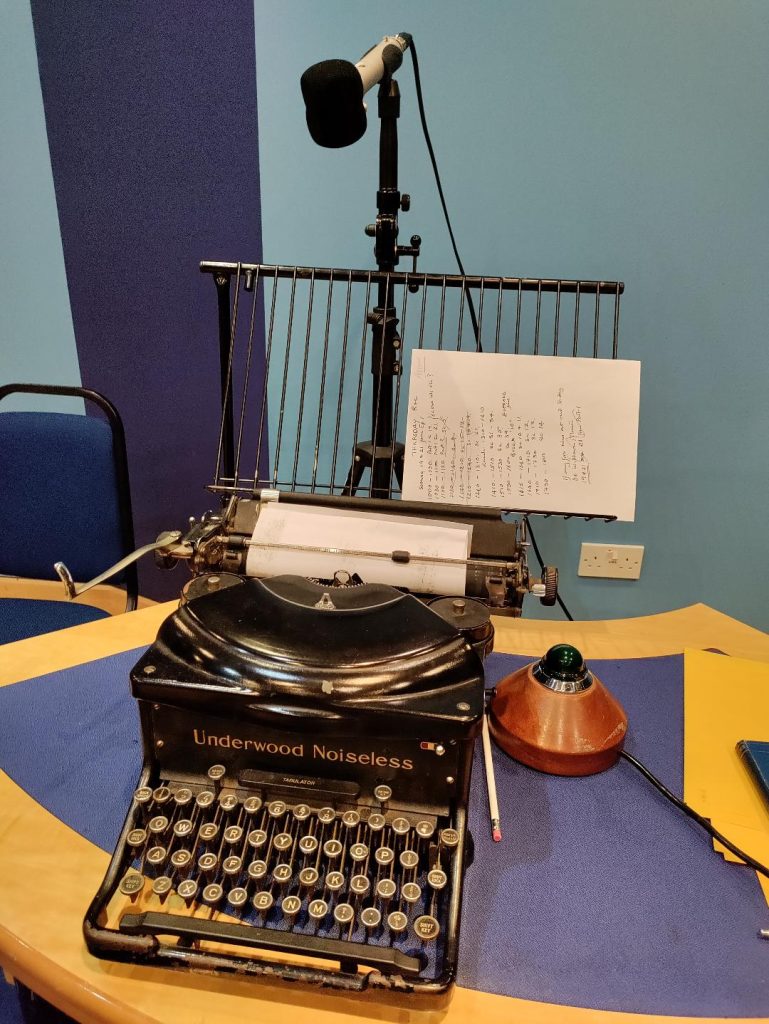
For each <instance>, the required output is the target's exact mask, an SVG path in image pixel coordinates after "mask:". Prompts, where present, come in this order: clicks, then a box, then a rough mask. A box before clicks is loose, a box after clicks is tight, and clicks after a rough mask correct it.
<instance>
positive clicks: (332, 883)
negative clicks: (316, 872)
mask: <svg viewBox="0 0 769 1024" xmlns="http://www.w3.org/2000/svg"><path fill="white" fill-rule="evenodd" d="M343 887H344V875H343V874H342V872H341V871H329V873H328V874H327V875H326V888H327V889H330V890H331V892H339V890H340V889H342V888H343Z"/></svg>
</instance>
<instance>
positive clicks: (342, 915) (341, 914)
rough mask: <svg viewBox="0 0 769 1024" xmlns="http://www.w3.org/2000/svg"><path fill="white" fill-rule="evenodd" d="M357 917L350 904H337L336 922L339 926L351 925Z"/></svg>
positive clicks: (335, 910)
mask: <svg viewBox="0 0 769 1024" xmlns="http://www.w3.org/2000/svg"><path fill="white" fill-rule="evenodd" d="M354 917H355V911H354V910H353V908H352V907H351V906H350V904H349V903H337V905H336V906H335V907H334V920H335V921H336V923H337V924H349V923H350V921H352V919H353V918H354Z"/></svg>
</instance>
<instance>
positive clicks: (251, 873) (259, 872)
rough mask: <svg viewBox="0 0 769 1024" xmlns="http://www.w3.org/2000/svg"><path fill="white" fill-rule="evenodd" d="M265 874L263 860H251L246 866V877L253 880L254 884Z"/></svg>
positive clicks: (265, 867) (265, 866) (265, 868)
mask: <svg viewBox="0 0 769 1024" xmlns="http://www.w3.org/2000/svg"><path fill="white" fill-rule="evenodd" d="M266 874H267V864H266V862H265V861H263V860H252V861H251V863H250V864H249V865H248V877H249V878H251V879H253V880H254V881H255V882H257V881H259V879H260V878H264V876H265V875H266Z"/></svg>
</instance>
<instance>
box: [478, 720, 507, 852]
mask: <svg viewBox="0 0 769 1024" xmlns="http://www.w3.org/2000/svg"><path fill="white" fill-rule="evenodd" d="M482 736H483V761H484V764H485V765H486V789H487V791H488V794H489V816H490V818H491V836H492V838H493V840H494V842H495V843H498V842H500V840H501V839H502V830H501V829H500V827H499V804H498V803H497V784H496V781H495V780H494V762H493V761H492V760H491V739H490V738H489V718H488V715H486V714H484V716H483V733H482Z"/></svg>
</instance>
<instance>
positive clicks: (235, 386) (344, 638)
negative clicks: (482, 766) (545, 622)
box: [59, 263, 621, 993]
mask: <svg viewBox="0 0 769 1024" xmlns="http://www.w3.org/2000/svg"><path fill="white" fill-rule="evenodd" d="M202 270H203V271H204V272H205V273H208V274H210V275H211V276H212V277H213V280H214V282H215V284H216V289H217V295H218V299H219V314H220V315H219V328H220V352H221V355H222V382H223V386H222V409H223V414H222V424H221V431H220V438H219V446H218V453H217V465H216V473H215V477H214V481H213V483H212V484H211V486H210V488H209V489H210V490H211V492H212V493H213V494H215V495H217V496H218V497H219V498H220V499H221V507H220V508H219V509H218V510H217V511H212V512H210V513H209V514H207V515H205V516H203V517H202V518H201V519H199V520H191V521H190V524H189V526H188V528H187V529H186V530H184V531H181V530H179V531H168V532H166V533H164V534H162V535H161V536H160V537H159V538H158V541H157V542H156V543H155V544H152V545H148V546H147V547H146V548H144V549H140V551H139V552H137V553H136V554H137V557H138V555H140V554H142V553H144V552H146V551H147V550H150V549H154V551H155V557H156V559H157V560H158V562H159V564H161V565H166V566H168V565H172V564H174V563H175V562H176V561H178V560H179V559H183V560H185V561H186V562H187V563H188V565H189V566H190V569H191V572H192V576H191V578H190V580H189V582H188V583H187V585H186V586H185V587H184V589H183V592H182V594H181V598H180V602H179V606H178V608H177V610H176V611H174V612H173V613H172V614H171V615H170V616H169V617H168V618H167V619H166V621H165V622H164V623H163V625H162V627H161V629H160V632H159V633H158V636H157V639H156V641H155V643H154V644H153V645H152V646H151V647H150V648H149V650H148V651H147V652H146V654H145V655H144V656H143V657H142V658H141V659H140V661H139V662H138V664H137V665H136V666H135V668H134V669H133V671H132V672H131V680H130V685H131V690H132V693H133V695H134V697H135V698H136V699H137V701H138V704H139V708H140V718H141V732H142V742H143V755H144V757H143V766H142V771H141V777H140V778H139V779H138V780H137V787H136V789H135V792H134V795H133V799H132V802H131V805H130V808H129V810H128V814H127V817H126V820H125V823H124V825H123V828H122V831H121V833H120V837H119V840H118V843H117V847H116V850H115V853H114V855H113V857H112V860H111V863H110V866H109V869H108V871H107V874H106V876H105V878H104V880H103V882H102V884H101V886H100V887H99V890H98V892H97V894H96V896H95V898H94V900H93V902H92V904H91V906H90V907H89V908H88V911H87V914H86V918H85V923H84V934H85V939H86V943H87V945H88V948H89V950H90V951H91V952H92V953H94V954H95V955H96V956H100V957H105V958H110V959H115V960H122V961H127V962H131V963H136V964H149V965H165V966H168V967H173V968H177V969H192V970H201V971H212V970H218V971H224V972H231V973H232V972H237V973H239V974H244V975H259V974H261V975H268V976H270V977H272V978H283V979H286V980H291V981H297V980H302V981H306V982H312V983H317V984H320V985H323V986H327V987H333V988H341V989H346V990H355V991H360V990H363V989H367V988H368V989H379V990H382V989H393V990H399V991H405V992H412V991H413V992H417V991H419V992H426V993H436V992H440V991H443V990H445V989H446V988H447V987H448V986H449V985H450V984H451V982H452V980H453V979H454V977H455V974H456V967H457V951H458V940H459V923H460V912H461V903H462V881H463V877H464V873H465V872H466V871H467V870H468V869H469V868H470V865H471V863H472V855H473V844H472V839H471V837H470V835H469V834H468V831H467V827H466V823H467V807H468V794H469V788H470V775H471V765H472V754H473V745H474V741H475V738H476V736H477V734H478V732H479V730H480V727H481V723H482V715H483V713H484V675H483V659H484V657H485V656H486V654H487V653H488V652H489V651H490V650H491V648H492V645H493V627H492V624H491V618H490V612H492V611H493V612H494V613H495V614H507V615H512V616H516V615H520V613H521V608H522V604H523V600H524V598H525V596H526V595H531V594H533V595H535V596H537V597H539V598H540V599H541V600H543V601H544V602H545V603H547V604H552V603H553V602H554V601H555V599H556V593H557V573H556V571H555V570H554V569H553V568H549V567H546V566H543V568H542V575H541V577H535V576H534V575H533V574H532V573H531V572H530V571H529V567H528V564H527V558H526V555H527V547H528V543H529V541H528V535H527V521H528V520H527V514H528V513H529V512H535V511H542V510H537V509H532V510H527V509H508V510H501V509H497V510H489V509H477V508H470V507H461V508H460V507H456V506H447V505H441V504H431V505H425V504H420V503H414V502H408V501H404V500H403V499H402V496H401V494H400V484H401V480H402V459H403V446H402V445H399V444H398V443H397V441H396V440H395V438H396V436H397V434H398V433H399V432H400V431H402V430H403V417H404V409H405V404H406V403H405V401H404V402H401V401H400V397H401V394H400V387H401V366H402V364H403V359H404V355H403V350H404V348H405V347H406V343H407V337H406V336H407V333H408V332H407V331H406V330H405V327H406V324H407V322H408V323H409V324H416V325H417V327H416V329H415V330H414V331H413V333H412V334H409V335H408V346H409V347H410V348H412V349H413V348H417V347H419V348H421V347H423V346H424V345H426V344H428V332H430V333H431V334H432V336H433V337H435V338H436V339H437V344H438V347H441V345H442V344H443V343H444V341H446V343H447V345H448V341H447V339H449V338H450V337H453V338H454V344H455V345H456V347H460V345H461V343H462V341H463V328H462V322H463V309H464V301H465V299H464V296H465V293H466V291H467V290H468V289H476V290H477V293H478V294H477V298H478V300H479V306H480V310H481V314H482V316H483V313H482V311H483V302H484V296H486V302H487V309H488V308H490V307H491V306H493V307H494V314H493V316H492V315H491V314H488V315H487V316H486V319H485V321H484V320H483V319H482V320H481V326H480V331H481V336H482V335H483V330H484V328H483V323H484V322H485V323H486V324H487V329H488V325H489V324H491V325H492V335H491V338H490V339H489V338H486V339H485V345H484V350H496V351H500V350H501V347H500V342H501V340H503V339H505V338H506V337H510V338H515V346H516V349H515V350H516V351H517V350H518V339H519V337H521V336H523V334H524V331H525V326H526V323H527V312H526V311H527V308H528V307H527V304H526V302H525V301H524V300H526V299H527V298H529V299H531V300H532V301H533V302H535V303H536V318H534V315H533V314H532V317H531V318H530V319H531V323H532V324H534V323H536V332H537V333H536V334H535V335H534V338H535V343H536V345H537V346H539V345H540V339H541V338H542V337H544V324H545V313H544V311H545V303H544V300H543V296H548V295H550V296H551V297H552V298H553V300H554V305H553V306H552V307H551V309H552V312H553V314H554V317H555V320H554V325H555V326H554V334H553V351H554V352H555V353H556V354H557V346H558V331H559V326H558V325H559V322H560V323H561V325H563V323H564V322H565V321H566V311H567V301H568V297H569V296H570V297H571V301H572V310H573V318H574V320H573V337H574V346H573V354H575V355H576V354H577V353H578V344H577V339H578V335H579V328H580V296H581V297H582V304H583V305H582V308H583V313H584V310H585V305H586V302H587V300H586V298H585V297H586V296H590V295H591V294H592V295H593V296H594V300H595V313H594V316H593V314H592V313H591V317H593V323H594V335H593V354H596V355H597V354H598V347H599V340H600V337H601V336H599V333H598V331H599V327H598V325H599V309H601V308H602V307H603V305H604V304H605V303H606V302H613V303H614V310H613V312H612V315H610V316H607V315H604V316H603V318H602V319H601V323H603V324H604V325H606V324H607V323H608V324H610V325H611V324H613V331H614V334H613V336H612V337H611V338H610V344H611V345H612V351H613V354H615V355H616V324H617V311H618V302H619V293H620V290H621V286H620V285H618V284H612V283H607V282H560V281H558V282H555V281H551V282H548V281H531V280H528V279H526V280H522V279H508V278H464V277H456V278H453V277H449V276H446V275H441V276H440V277H431V276H429V275H416V274H400V273H395V272H386V273H385V272H377V271H342V270H322V269H318V268H298V267H293V268H291V267H266V266H262V265H256V264H254V265H243V264H222V263H208V264H203V265H202ZM372 289H375V290H377V291H378V292H379V296H380V298H379V306H378V307H377V308H376V309H375V310H374V313H373V314H371V313H366V310H367V307H368V303H369V298H370V296H371V294H372ZM356 296H358V297H357V298H356ZM491 296H493V301H492V298H491ZM409 303H411V304H412V306H413V305H414V304H416V307H417V308H416V312H409V308H410V307H409ZM244 305H245V306H246V314H245V316H244V315H243V314H242V307H243V306H244ZM239 306H240V308H241V315H240V317H239V316H238V308H239ZM249 306H250V308H249ZM452 310H453V315H454V318H455V319H454V327H453V329H450V328H449V322H450V319H451V316H452V312H451V311H452ZM510 310H512V315H513V316H514V317H515V319H514V321H513V325H512V327H508V325H507V324H506V320H505V314H506V312H507V313H508V314H509V312H510ZM396 311H397V313H398V315H397V316H396V315H395V314H396ZM300 317H301V322H302V325H303V326H302V328H301V330H299V329H297V326H296V325H297V322H298V321H299V320H300ZM361 320H362V321H363V323H364V327H363V330H362V331H359V330H358V328H357V327H356V322H357V323H360V322H361ZM398 322H400V328H399V331H397V332H396V330H395V327H394V323H398ZM244 324H245V327H244V326H243V325H244ZM431 324H434V326H435V331H434V332H433V331H431V327H430V325H431ZM255 325H257V326H255ZM259 325H261V326H259ZM368 328H370V330H371V345H370V348H369V350H368V354H369V357H370V363H371V370H372V373H371V377H370V378H369V377H367V376H366V375H365V372H364V367H365V362H366V360H365V356H366V352H367V345H366V335H367V329H368ZM296 337H301V338H303V343H301V344H294V342H293V339H295V338H296ZM479 344H480V341H479ZM332 353H336V356H335V357H332ZM393 353H397V359H395V358H393ZM308 379H318V380H320V382H321V386H320V388H317V387H313V388H309V387H307V388H306V387H305V384H306V381H307V380H308ZM297 380H298V381H300V382H301V385H300V387H299V388H293V389H292V388H291V387H290V386H289V382H290V381H297ZM257 385H258V387H257ZM295 391H296V392H298V394H297V395H296V396H295V397H296V399H297V402H296V408H293V409H292V406H291V402H292V394H293V392H295ZM345 396H353V397H354V398H355V400H354V401H353V402H352V403H348V402H347V401H345ZM367 403H370V404H371V408H372V435H371V437H372V440H371V441H370V442H364V443H360V442H358V440H357V438H358V437H359V435H360V433H361V431H362V430H363V429H364V428H362V427H361V424H360V409H361V408H362V407H364V406H365V405H366V404H367ZM351 410H352V411H351ZM289 424H290V428H291V429H290V430H289ZM249 451H250V452H251V453H253V452H254V451H255V457H254V458H253V459H252V460H249V461H250V467H251V468H249V469H246V468H245V467H246V454H247V453H248V452H249ZM348 467H349V469H348ZM345 471H347V472H346V475H345ZM366 472H368V475H369V480H368V483H366V479H365V474H366ZM393 499H397V500H393ZM276 501H277V502H278V503H279V504H280V505H285V506H289V507H291V506H295V507H308V506H309V507H315V508H324V509H329V508H331V509H334V510H337V511H340V512H341V511H347V512H349V511H353V512H355V514H360V513H361V512H365V513H367V514H369V513H370V514H372V515H373V514H375V513H376V514H380V513H382V512H383V510H385V511H386V512H387V513H388V515H390V514H391V515H393V516H397V515H402V514H405V515H407V516H411V517H413V516H422V517H424V518H425V519H426V520H427V521H428V522H432V523H436V522H437V523H443V522H446V521H456V520H459V521H460V522H463V523H465V524H468V525H469V526H471V527H472V540H471V543H470V544H469V546H468V547H469V550H468V555H467V558H465V559H463V560H460V561H462V578H461V581H460V583H459V585H458V587H457V592H455V593H436V592H435V591H434V590H433V591H432V592H430V591H429V588H425V589H420V588H419V587H415V586H413V585H411V586H398V585H397V584H396V585H393V584H392V583H389V582H386V581H385V580H384V579H380V578H378V574H377V570H376V564H378V563H377V562H376V559H375V560H374V568H373V569H372V568H371V567H370V565H371V563H369V568H368V569H367V570H366V572H359V571H358V570H357V568H356V562H355V558H356V557H357V555H360V554H361V552H359V551H354V550H347V549H345V548H339V547H328V546H326V547H324V546H323V543H322V541H319V540H318V539H317V538H316V537H308V538H307V539H306V542H305V543H303V544H302V545H301V546H300V547H301V554H302V559H303V561H302V564H303V566H306V568H305V569H304V571H303V572H302V573H301V574H299V575H297V574H295V573H294V574H292V573H281V574H277V575H267V576H266V577H263V576H260V575H259V574H257V575H254V574H253V573H251V572H250V571H249V566H250V564H251V563H250V562H249V551H250V550H251V548H252V545H253V544H254V543H255V541H254V540H253V539H252V538H253V537H254V536H255V534H254V531H255V528H256V526H257V524H258V523H259V519H260V516H262V515H264V510H265V508H266V507H267V506H269V505H273V504H274V503H275V502H276ZM509 513H510V514H509ZM515 513H518V514H519V517H518V518H517V519H515V518H513V516H514V514H515ZM559 514H562V513H559ZM606 518H607V519H608V518H611V517H608V516H607V517H606ZM372 522H373V520H372ZM375 528H376V527H372V530H373V529H375ZM376 554H377V557H378V558H379V559H380V562H381V564H382V565H384V564H385V563H387V564H388V567H389V568H390V569H391V568H392V564H393V563H398V564H400V565H405V564H407V563H409V562H415V561H416V562H418V561H419V559H420V557H422V558H425V559H426V560H427V561H430V560H432V561H433V562H435V561H436V560H438V561H439V560H440V559H439V558H438V559H436V557H435V556H424V555H422V556H420V554H419V553H415V552H409V551H403V550H394V551H392V552H389V554H388V553H387V552H382V551H381V550H379V551H377V552H376ZM316 555H322V556H323V557H324V558H325V561H324V562H323V563H322V564H323V565H325V566H328V564H329V561H328V559H329V557H331V559H332V566H333V568H332V571H330V572H326V571H321V569H319V568H318V567H317V566H316V563H315V561H314V559H315V556H316ZM455 561H456V560H455ZM123 564H124V563H121V565H120V566H119V567H118V568H120V567H122V565H123ZM59 571H60V575H61V576H62V579H63V580H64V581H65V583H66V584H67V586H68V589H69V590H70V593H71V594H74V593H78V592H81V590H80V589H77V588H75V586H74V584H73V583H72V581H71V578H69V575H68V573H67V571H66V568H65V567H63V566H60V567H59ZM108 575H109V573H105V574H103V575H102V576H101V577H99V579H98V581H92V583H91V585H93V583H95V582H100V581H101V580H102V579H104V578H106V577H107V576H108ZM388 579H389V577H388ZM81 589H85V588H81Z"/></svg>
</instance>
